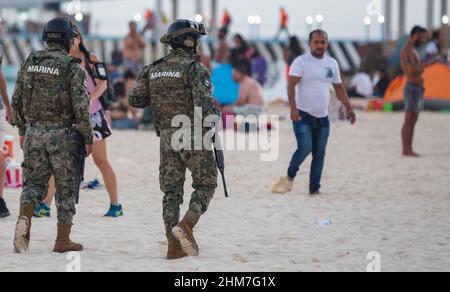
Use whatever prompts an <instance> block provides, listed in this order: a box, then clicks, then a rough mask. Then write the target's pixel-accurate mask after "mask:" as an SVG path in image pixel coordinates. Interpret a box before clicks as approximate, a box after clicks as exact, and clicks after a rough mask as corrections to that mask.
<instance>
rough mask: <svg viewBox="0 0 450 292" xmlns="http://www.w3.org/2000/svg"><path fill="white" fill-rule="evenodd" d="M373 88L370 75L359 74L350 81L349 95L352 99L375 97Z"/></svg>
mask: <svg viewBox="0 0 450 292" xmlns="http://www.w3.org/2000/svg"><path fill="white" fill-rule="evenodd" d="M373 87H374V86H373V82H372V79H371V78H370V76H369V74H367V73H365V72H359V73H356V74H355V75H354V76H353V78H352V80H350V90H349V95H350V96H352V97H373V91H374V90H373Z"/></svg>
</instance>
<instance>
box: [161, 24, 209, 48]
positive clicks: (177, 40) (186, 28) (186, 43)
mask: <svg viewBox="0 0 450 292" xmlns="http://www.w3.org/2000/svg"><path fill="white" fill-rule="evenodd" d="M205 35H207V33H206V29H205V26H204V25H203V24H199V23H196V22H193V21H190V20H187V19H178V20H176V21H175V22H174V23H172V24H171V25H170V26H169V28H168V30H167V33H166V34H165V35H164V36H163V37H162V38H161V43H163V44H169V45H177V46H182V47H185V48H188V49H193V48H195V46H196V45H197V44H196V42H195V41H192V40H191V38H193V39H197V40H198V39H200V38H201V37H203V36H205Z"/></svg>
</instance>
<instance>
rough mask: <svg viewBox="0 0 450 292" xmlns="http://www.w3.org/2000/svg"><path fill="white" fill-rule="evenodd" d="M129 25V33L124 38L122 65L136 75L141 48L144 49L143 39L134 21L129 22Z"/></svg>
mask: <svg viewBox="0 0 450 292" xmlns="http://www.w3.org/2000/svg"><path fill="white" fill-rule="evenodd" d="M129 26H130V33H129V34H128V35H127V36H126V37H125V39H124V50H123V58H124V65H125V67H127V68H128V69H130V70H132V71H133V73H134V74H136V75H137V74H138V73H139V71H140V69H141V68H140V67H141V65H140V63H141V60H142V53H143V50H144V49H145V41H144V38H142V37H141V36H140V35H139V33H138V31H137V25H136V23H135V22H130V24H129Z"/></svg>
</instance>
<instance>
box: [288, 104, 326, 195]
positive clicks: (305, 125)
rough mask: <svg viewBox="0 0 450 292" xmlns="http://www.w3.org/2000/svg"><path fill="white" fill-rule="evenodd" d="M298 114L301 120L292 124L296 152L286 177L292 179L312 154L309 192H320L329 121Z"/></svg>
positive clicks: (306, 114) (303, 113)
mask: <svg viewBox="0 0 450 292" xmlns="http://www.w3.org/2000/svg"><path fill="white" fill-rule="evenodd" d="M299 112H300V116H301V117H302V120H301V121H299V122H294V132H295V136H296V138H297V151H296V152H295V153H294V156H293V157H292V160H291V164H290V166H289V169H288V177H289V178H291V179H294V178H295V177H296V176H297V173H298V171H299V169H300V166H301V165H302V163H303V162H304V161H305V159H306V158H307V157H308V156H309V155H310V154H312V157H313V161H312V164H311V176H310V185H309V191H310V192H311V193H315V192H318V191H319V190H320V181H321V179H322V172H323V167H324V164H325V153H326V148H327V144H328V137H329V136H330V121H329V119H328V117H326V118H321V119H319V118H315V117H313V116H311V115H309V114H308V113H305V112H302V111H299Z"/></svg>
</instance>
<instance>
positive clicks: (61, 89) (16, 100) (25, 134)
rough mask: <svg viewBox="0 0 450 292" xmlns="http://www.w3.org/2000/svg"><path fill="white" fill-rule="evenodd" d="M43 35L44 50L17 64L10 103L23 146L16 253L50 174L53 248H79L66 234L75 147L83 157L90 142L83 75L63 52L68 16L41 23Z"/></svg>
mask: <svg viewBox="0 0 450 292" xmlns="http://www.w3.org/2000/svg"><path fill="white" fill-rule="evenodd" d="M43 39H44V41H46V42H47V44H48V48H47V49H45V50H44V51H40V52H36V53H32V54H31V55H30V56H29V57H28V59H27V60H26V62H25V63H24V64H23V65H22V67H21V69H20V71H19V73H18V80H17V83H16V88H15V92H14V95H13V102H12V103H13V123H14V125H15V126H17V127H18V128H19V134H20V139H21V145H23V150H24V165H23V177H24V186H23V191H22V196H21V199H20V203H21V204H20V215H19V220H18V222H17V226H16V234H15V237H14V248H15V251H16V252H17V253H27V252H28V249H29V240H30V230H31V218H32V216H33V211H34V209H35V208H36V206H38V205H39V204H40V203H41V202H42V201H43V200H44V198H45V195H46V194H47V189H48V181H49V179H50V177H51V176H52V175H54V177H55V181H56V189H57V191H56V195H55V197H56V206H57V208H58V235H57V239H56V242H55V246H54V252H59V253H63V252H68V251H82V250H83V246H82V245H80V244H76V243H73V242H72V241H71V240H70V238H69V235H70V231H71V227H72V220H73V216H74V215H75V202H76V197H77V195H78V190H79V181H78V177H77V176H78V174H77V160H79V159H80V156H81V155H83V154H80V152H81V153H82V152H83V151H79V150H80V148H81V149H83V148H84V149H85V152H86V155H87V156H88V155H89V154H90V152H91V151H92V146H91V145H92V143H93V141H92V140H93V133H92V128H91V124H90V120H89V97H88V95H87V92H86V75H85V73H84V71H83V70H82V69H81V67H80V60H78V59H75V58H72V57H70V56H69V55H68V52H69V49H70V46H71V45H72V44H73V25H72V23H71V22H70V21H69V20H68V19H66V18H56V19H53V20H52V21H50V22H49V23H47V24H46V26H45V28H44V34H43ZM81 136H82V138H81ZM77 155H78V157H77ZM81 158H82V156H81Z"/></svg>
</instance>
